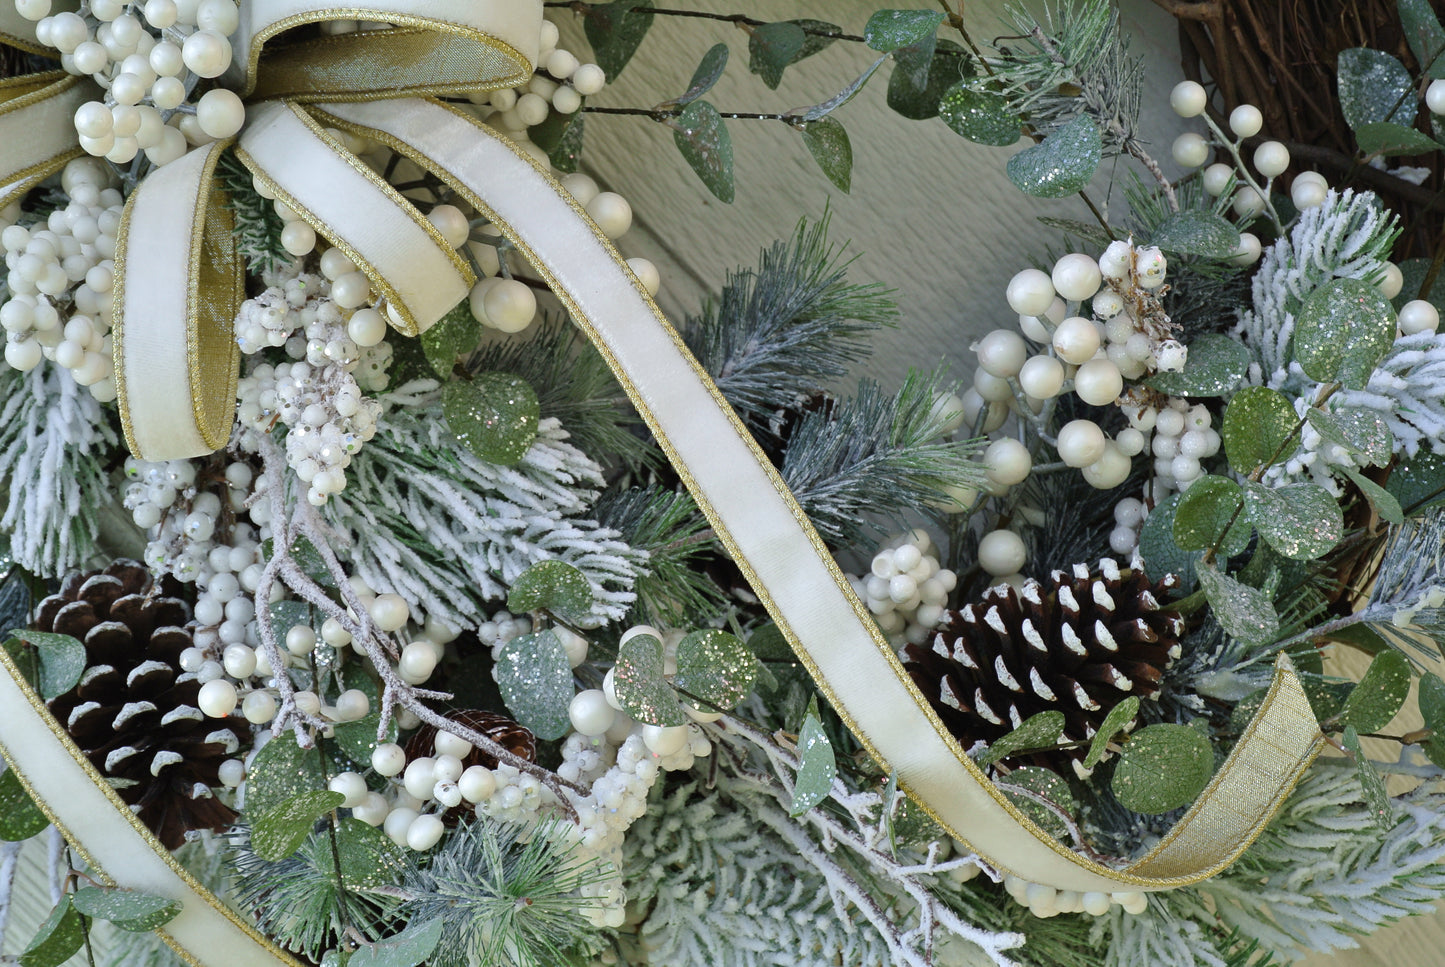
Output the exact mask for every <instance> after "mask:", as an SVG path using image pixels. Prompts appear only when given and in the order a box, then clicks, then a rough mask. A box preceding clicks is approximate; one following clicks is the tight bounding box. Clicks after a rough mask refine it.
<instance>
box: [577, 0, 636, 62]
mask: <svg viewBox="0 0 1445 967" xmlns="http://www.w3.org/2000/svg"><path fill="white" fill-rule="evenodd" d="M651 6H653V3H652V0H614V2H613V3H598V4H593V5H592V6H591V7H589V8H588V10H587V15H586V17H585V18H584V19H583V21H582V29H583V30H584V31H585V32H586V34H587V42H588V43H589V44H591V45H592V56H593V57H595V58H596V60H597V66H598V67H601V68H602V70H603V71H604V72H606V74H607V79H608V80H615V79H616V78H617V76H618V75H619V74H621V73H622V69H623V68H624V67H626V66H627V62H628V61H630V60H632V55H633V54H635V53H637V47H638V45H639V44H641V43H642V38H643V37H645V36H646V35H647V30H648V28H649V27H651V26H652V17H653V14H652V11H651V10H649V9H647V8H649V7H651Z"/></svg>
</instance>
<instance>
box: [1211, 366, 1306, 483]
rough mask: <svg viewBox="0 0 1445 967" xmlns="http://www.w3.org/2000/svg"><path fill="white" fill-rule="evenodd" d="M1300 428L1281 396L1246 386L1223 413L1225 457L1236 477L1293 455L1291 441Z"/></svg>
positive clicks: (1290, 404)
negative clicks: (1236, 474) (1297, 428)
mask: <svg viewBox="0 0 1445 967" xmlns="http://www.w3.org/2000/svg"><path fill="white" fill-rule="evenodd" d="M1298 424H1299V415H1298V414H1296V413H1295V411H1294V405H1293V404H1292V403H1290V401H1289V400H1288V399H1287V398H1286V397H1285V395H1284V394H1283V393H1280V392H1278V391H1276V390H1272V389H1268V388H1266V387H1264V386H1246V387H1245V388H1244V389H1242V390H1240V391H1239V392H1238V393H1235V394H1234V397H1233V398H1232V399H1231V400H1230V401H1229V406H1227V407H1226V408H1225V410H1224V425H1223V427H1222V428H1221V431H1220V434H1221V436H1222V437H1223V438H1224V455H1225V457H1227V458H1228V460H1229V467H1230V469H1231V470H1233V471H1234V472H1235V473H1239V474H1249V473H1253V472H1254V471H1255V470H1256V469H1258V468H1259V467H1263V466H1268V465H1269V464H1270V462H1271V461H1278V460H1283V459H1285V458H1286V457H1288V456H1289V455H1290V454H1291V453H1293V452H1294V449H1295V445H1296V442H1295V441H1293V440H1291V439H1290V438H1291V437H1292V436H1293V435H1294V431H1295V427H1296V426H1297V425H1298Z"/></svg>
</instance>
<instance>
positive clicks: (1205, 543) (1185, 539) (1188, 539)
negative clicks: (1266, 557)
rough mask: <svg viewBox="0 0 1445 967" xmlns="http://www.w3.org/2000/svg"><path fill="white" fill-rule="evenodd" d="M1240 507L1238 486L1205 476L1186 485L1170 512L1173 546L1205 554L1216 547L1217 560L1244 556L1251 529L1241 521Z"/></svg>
mask: <svg viewBox="0 0 1445 967" xmlns="http://www.w3.org/2000/svg"><path fill="white" fill-rule="evenodd" d="M1243 504H1244V491H1243V489H1242V488H1241V487H1240V486H1239V484H1237V483H1235V482H1234V481H1233V480H1230V479H1229V478H1228V477H1217V476H1214V475H1213V474H1205V475H1204V476H1203V477H1200V478H1199V479H1197V480H1195V481H1194V483H1192V484H1190V485H1189V489H1188V490H1186V491H1185V492H1184V494H1183V495H1182V496H1181V498H1180V500H1179V506H1178V507H1177V508H1176V509H1175V511H1174V543H1176V544H1178V545H1179V546H1180V547H1181V548H1183V549H1184V550H1186V551H1206V550H1208V549H1209V548H1211V547H1213V546H1214V545H1215V544H1219V545H1220V546H1219V557H1221V558H1230V557H1233V556H1234V555H1236V554H1242V553H1244V549H1245V548H1246V547H1248V546H1249V538H1250V534H1251V533H1253V529H1252V528H1251V527H1250V526H1249V523H1248V521H1246V520H1245V519H1244V514H1243V513H1242V510H1241V508H1242V506H1243ZM1226 528H1228V529H1227V530H1226ZM1221 537H1222V538H1223V541H1222V542H1221V540H1220V539H1221Z"/></svg>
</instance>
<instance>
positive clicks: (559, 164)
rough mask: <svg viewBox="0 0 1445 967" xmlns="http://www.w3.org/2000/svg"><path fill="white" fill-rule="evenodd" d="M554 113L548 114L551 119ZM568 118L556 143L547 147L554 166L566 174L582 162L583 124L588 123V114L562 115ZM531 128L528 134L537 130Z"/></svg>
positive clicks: (570, 172)
mask: <svg viewBox="0 0 1445 967" xmlns="http://www.w3.org/2000/svg"><path fill="white" fill-rule="evenodd" d="M552 116H553V115H549V116H548V120H551V118H552ZM562 117H564V118H565V119H566V120H565V122H564V123H563V124H562V126H561V131H560V132H559V134H558V136H557V140H556V143H555V144H553V145H552V147H550V148H548V149H547V160H548V161H550V162H552V167H554V168H556V169H557V170H558V171H561V172H564V173H566V174H569V175H570V174H572V173H573V172H574V171H576V170H577V168H578V167H579V166H580V165H581V164H582V135H583V133H584V128H583V125H584V124H585V123H586V119H587V115H586V114H584V113H583V112H581V111H574V112H573V113H572V114H564V115H562ZM535 130H536V128H531V129H529V131H528V134H531V132H532V131H535Z"/></svg>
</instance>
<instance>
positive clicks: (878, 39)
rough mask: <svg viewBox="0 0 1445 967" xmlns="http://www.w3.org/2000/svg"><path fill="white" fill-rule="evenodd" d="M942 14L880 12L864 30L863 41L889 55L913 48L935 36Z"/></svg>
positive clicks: (917, 11) (916, 11) (901, 11)
mask: <svg viewBox="0 0 1445 967" xmlns="http://www.w3.org/2000/svg"><path fill="white" fill-rule="evenodd" d="M941 23H943V14H942V13H940V12H938V11H936V10H877V11H874V13H873V15H872V16H871V17H869V18H868V24H867V25H866V26H865V27H864V28H863V38H864V40H866V41H867V42H868V46H869V47H872V48H873V49H874V50H877V51H881V52H883V53H885V54H886V53H888V52H890V51H894V50H897V49H898V48H900V47H911V46H913V45H915V44H917V43H918V42H919V41H922V40H925V39H927V38H928V37H930V36H936V35H937V33H938V25H939V24H941Z"/></svg>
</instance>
